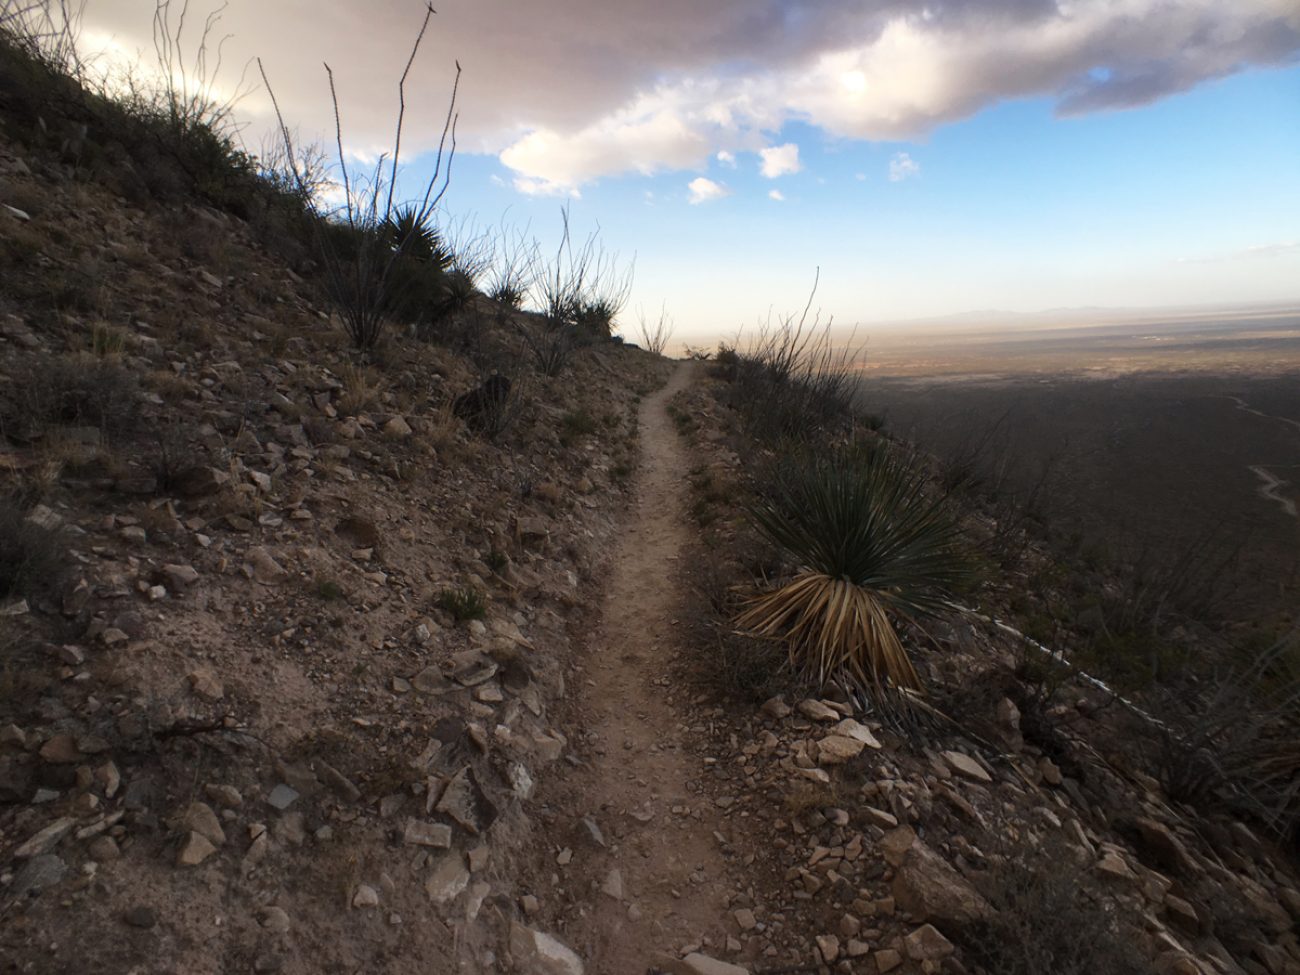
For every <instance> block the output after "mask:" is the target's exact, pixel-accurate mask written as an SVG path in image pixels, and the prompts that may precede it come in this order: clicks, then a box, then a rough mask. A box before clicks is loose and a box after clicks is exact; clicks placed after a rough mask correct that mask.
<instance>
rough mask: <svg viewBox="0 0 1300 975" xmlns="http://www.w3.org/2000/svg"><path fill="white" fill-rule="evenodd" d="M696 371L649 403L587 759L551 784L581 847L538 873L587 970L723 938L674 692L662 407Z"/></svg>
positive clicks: (618, 973)
mask: <svg viewBox="0 0 1300 975" xmlns="http://www.w3.org/2000/svg"><path fill="white" fill-rule="evenodd" d="M695 372H696V366H695V364H693V363H687V364H683V365H682V366H680V367H679V368H678V370H677V372H676V374H675V375H674V376H673V379H672V381H671V382H670V384H669V385H668V386H666V387H665V388H664V389H661V390H660V391H659V392H657V393H655V394H654V395H652V396H649V397H647V398H646V399H645V400H643V402H642V404H641V411H640V439H641V451H642V467H641V471H640V473H639V475H638V480H637V487H636V490H635V501H634V503H633V506H632V510H631V512H630V517H629V521H628V523H627V525H626V527H625V528H624V530H623V533H622V537H621V538H620V540H619V542H618V544H617V547H616V549H615V551H614V553H613V555H612V559H611V561H610V565H609V567H608V572H607V574H606V587H607V588H606V590H605V594H604V598H603V608H602V612H601V622H600V625H599V627H598V629H596V631H595V632H594V633H593V634H592V636H591V639H590V641H589V644H588V647H587V652H586V655H585V661H584V665H583V669H582V672H581V675H580V680H581V686H580V687H579V688H578V689H577V692H576V697H577V698H578V699H579V700H580V701H582V702H583V705H582V706H581V710H582V711H583V714H582V716H581V723H582V727H583V736H582V740H581V743H580V744H579V748H580V754H581V756H582V764H581V765H579V766H578V767H576V768H571V770H570V771H568V772H567V773H565V774H560V775H557V776H555V777H552V778H551V780H550V781H549V782H548V783H547V785H546V787H545V789H544V790H543V801H544V802H553V803H554V804H555V805H556V806H558V807H560V808H562V809H564V810H565V813H564V816H565V818H567V819H570V820H573V821H575V827H576V828H575V829H574V830H573V832H572V837H573V843H572V845H571V846H569V845H566V846H561V847H560V848H558V849H554V848H550V847H546V848H543V849H540V850H538V851H537V852H538V860H539V862H538V863H537V864H535V865H534V870H535V877H536V879H537V881H538V883H539V885H542V886H546V885H549V884H556V885H562V886H563V887H564V888H565V890H566V891H567V892H568V895H569V899H568V902H567V903H566V904H564V905H563V908H562V910H561V911H560V916H559V917H557V918H555V920H556V921H557V922H558V923H559V924H561V925H563V927H564V928H565V935H566V939H567V940H568V941H569V943H570V944H571V945H572V947H573V948H574V949H575V950H577V951H578V952H579V954H581V955H582V957H583V958H584V959H585V960H586V961H587V964H588V970H589V971H591V972H599V973H608V975H623V973H628V975H631V973H644V972H645V971H646V970H647V968H648V967H650V966H651V964H652V963H653V962H654V960H655V959H656V958H658V957H660V956H662V955H663V954H664V953H665V952H668V951H672V952H673V953H674V954H675V953H676V952H677V951H679V950H680V949H681V948H682V947H683V946H686V945H688V944H689V943H691V942H696V943H698V940H699V938H700V937H701V936H702V935H704V936H709V935H711V936H712V937H713V938H714V939H718V940H720V939H721V937H722V936H723V929H724V925H723V915H724V912H725V910H726V902H725V900H724V898H725V896H726V893H727V889H728V888H727V885H726V883H725V873H726V869H725V864H724V863H723V858H722V856H721V854H720V852H719V849H718V842H717V840H716V839H715V835H716V833H715V831H716V824H715V823H714V821H713V816H712V808H707V809H704V810H702V815H701V816H700V817H699V818H696V817H695V816H693V815H690V814H684V810H688V809H691V810H692V811H694V810H693V809H692V807H694V806H696V805H698V804H699V798H698V796H697V795H695V794H693V793H692V791H691V789H690V786H691V785H693V784H694V783H695V782H696V781H697V780H698V778H699V773H700V768H701V765H700V759H699V757H697V756H696V755H694V754H693V753H692V749H691V748H690V747H689V746H690V745H691V744H692V742H691V740H690V734H691V732H690V729H689V722H688V721H686V720H685V718H684V716H683V715H682V714H681V713H680V712H679V710H678V708H677V707H676V706H675V705H674V704H673V703H670V701H669V696H668V693H667V690H666V689H667V688H668V686H669V684H670V681H671V679H672V678H671V662H672V658H673V656H674V655H675V653H676V650H677V645H678V644H680V643H681V641H682V639H683V637H682V630H681V629H680V619H679V617H680V615H681V612H682V610H681V607H682V592H681V587H682V585H683V574H682V573H681V571H680V568H679V562H680V559H681V558H682V555H683V552H684V551H685V550H686V549H687V547H688V545H689V544H690V542H691V540H692V538H693V534H692V530H691V528H689V527H688V525H687V524H686V522H685V520H684V513H685V511H686V510H687V508H688V503H687V495H688V491H689V486H688V482H687V479H686V472H687V467H688V461H687V454H686V450H685V449H684V447H683V446H682V444H681V443H680V442H679V438H678V435H677V433H676V432H675V431H674V429H673V427H672V424H671V422H670V420H669V418H668V415H667V412H666V410H665V407H666V404H667V402H668V401H669V400H670V399H671V398H672V396H674V395H675V394H676V393H677V392H678V391H679V390H681V389H683V388H685V387H686V386H687V385H688V384H689V383H690V381H691V379H692V377H693V376H694V374H695ZM584 820H585V822H584ZM567 835H568V834H565V833H561V836H567Z"/></svg>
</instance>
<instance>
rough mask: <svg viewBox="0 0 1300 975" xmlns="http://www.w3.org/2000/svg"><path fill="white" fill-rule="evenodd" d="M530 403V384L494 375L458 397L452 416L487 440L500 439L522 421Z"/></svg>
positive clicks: (453, 405)
mask: <svg viewBox="0 0 1300 975" xmlns="http://www.w3.org/2000/svg"><path fill="white" fill-rule="evenodd" d="M527 402H528V389H527V383H525V382H524V381H522V380H519V379H515V380H513V381H512V380H511V379H510V378H509V377H507V376H502V375H500V374H497V373H494V374H493V375H491V376H488V377H487V378H485V379H484V380H483V382H481V383H480V384H479V385H478V386H476V387H475V388H474V389H472V390H470V391H469V392H467V393H463V394H462V395H460V396H458V397H456V399H455V400H454V401H453V403H452V413H453V414H454V415H455V416H457V417H460V418H461V419H462V420H464V421H465V424H466V425H467V426H468V427H469V428H470V429H471V430H474V431H475V432H477V433H479V434H480V435H482V436H483V437H484V438H485V439H487V440H497V439H498V438H500V437H501V436H503V435H504V434H505V433H506V432H507V431H509V430H510V429H511V428H513V427H514V426H515V425H516V424H517V423H518V422H519V419H520V417H521V416H522V415H523V413H524V409H525V406H526V404H527Z"/></svg>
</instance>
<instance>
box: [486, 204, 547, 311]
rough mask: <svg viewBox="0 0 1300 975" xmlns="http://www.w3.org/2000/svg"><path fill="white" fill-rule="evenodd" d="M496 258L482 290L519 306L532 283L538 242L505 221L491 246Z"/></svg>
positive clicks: (502, 303)
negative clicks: (506, 225) (506, 224)
mask: <svg viewBox="0 0 1300 975" xmlns="http://www.w3.org/2000/svg"><path fill="white" fill-rule="evenodd" d="M493 251H494V254H495V260H494V261H493V263H492V267H491V268H490V269H489V270H488V272H487V278H486V281H485V291H486V293H487V296H488V297H489V298H491V299H492V300H493V301H495V302H498V303H499V304H501V305H503V306H505V307H506V308H511V309H515V310H518V309H520V308H522V307H523V304H524V301H525V300H526V299H527V297H528V293H529V291H530V289H531V288H532V287H533V284H534V281H533V278H532V275H533V273H534V272H535V271H536V269H537V267H538V263H539V262H538V256H537V242H536V241H535V240H532V239H530V238H529V236H528V235H527V234H526V233H525V232H524V231H521V230H518V229H514V228H507V227H505V226H504V225H503V226H502V227H501V228H500V230H499V231H498V234H497V238H496V242H495V244H494V246H493Z"/></svg>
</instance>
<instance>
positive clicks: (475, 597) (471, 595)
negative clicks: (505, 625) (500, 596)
mask: <svg viewBox="0 0 1300 975" xmlns="http://www.w3.org/2000/svg"><path fill="white" fill-rule="evenodd" d="M435 605H437V607H438V608H439V609H441V610H443V611H444V612H447V613H450V614H451V615H452V617H454V618H455V620H456V622H458V623H462V622H464V621H465V620H481V619H483V617H485V616H486V615H487V600H486V599H484V598H483V595H482V593H480V592H479V591H478V590H477V589H471V588H468V587H466V588H463V589H444V590H442V592H440V593H438V598H437V600H436V601H435Z"/></svg>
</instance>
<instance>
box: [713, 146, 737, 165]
mask: <svg viewBox="0 0 1300 975" xmlns="http://www.w3.org/2000/svg"><path fill="white" fill-rule="evenodd" d="M715 158H716V159H717V160H718V162H719V163H721V164H722V165H723V166H726V167H727V168H728V169H735V168H736V154H735V153H734V152H728V151H727V150H726V149H719V150H718V155H717V156H716V157H715Z"/></svg>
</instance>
